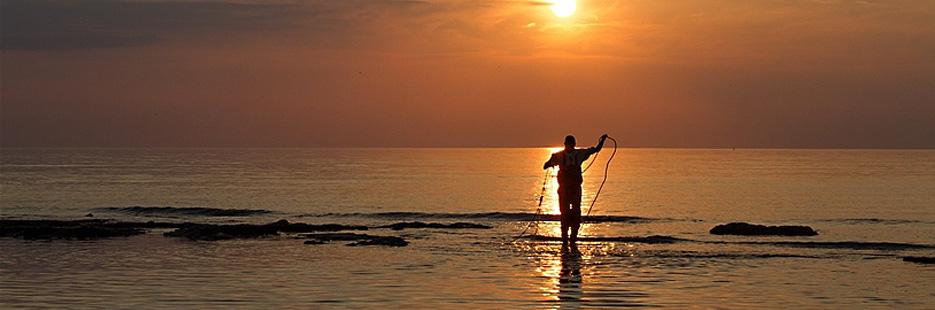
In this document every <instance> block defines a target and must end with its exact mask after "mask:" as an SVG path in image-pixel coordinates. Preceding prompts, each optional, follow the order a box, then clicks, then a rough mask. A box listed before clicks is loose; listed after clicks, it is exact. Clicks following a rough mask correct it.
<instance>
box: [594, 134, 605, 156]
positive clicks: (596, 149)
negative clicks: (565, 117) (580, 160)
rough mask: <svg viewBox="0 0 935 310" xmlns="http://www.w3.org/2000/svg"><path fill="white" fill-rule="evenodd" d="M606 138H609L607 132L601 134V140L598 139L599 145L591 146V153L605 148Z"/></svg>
mask: <svg viewBox="0 0 935 310" xmlns="http://www.w3.org/2000/svg"><path fill="white" fill-rule="evenodd" d="M604 140H607V134H606V133H605V134H604V135H602V136H601V139H600V141H597V146H595V147H592V148H591V154H594V153H597V152H600V151H601V149H602V148H604Z"/></svg>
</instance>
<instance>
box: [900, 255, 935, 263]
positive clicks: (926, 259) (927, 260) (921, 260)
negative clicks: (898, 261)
mask: <svg viewBox="0 0 935 310" xmlns="http://www.w3.org/2000/svg"><path fill="white" fill-rule="evenodd" d="M903 261H904V262H911V263H919V264H935V257H927V256H906V257H903Z"/></svg>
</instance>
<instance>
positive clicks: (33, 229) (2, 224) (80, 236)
mask: <svg viewBox="0 0 935 310" xmlns="http://www.w3.org/2000/svg"><path fill="white" fill-rule="evenodd" d="M143 233H145V231H144V230H143V229H140V228H135V227H123V226H116V225H111V223H110V222H108V221H105V220H76V221H59V220H0V237H13V238H21V239H26V240H35V239H66V240H71V239H77V240H92V239H101V238H111V237H128V236H133V235H139V234H143Z"/></svg>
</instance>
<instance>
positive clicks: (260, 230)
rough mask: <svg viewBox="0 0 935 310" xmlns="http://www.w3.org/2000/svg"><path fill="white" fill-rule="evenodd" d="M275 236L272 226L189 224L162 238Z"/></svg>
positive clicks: (193, 238) (196, 238) (208, 238)
mask: <svg viewBox="0 0 935 310" xmlns="http://www.w3.org/2000/svg"><path fill="white" fill-rule="evenodd" d="M277 235H279V232H278V231H277V229H276V227H274V226H271V225H251V224H235V225H213V224H190V225H187V226H183V227H180V228H179V229H176V230H174V231H170V232H166V233H164V234H163V236H166V237H177V238H188V239H189V240H204V241H216V240H227V239H243V238H259V237H269V236H277Z"/></svg>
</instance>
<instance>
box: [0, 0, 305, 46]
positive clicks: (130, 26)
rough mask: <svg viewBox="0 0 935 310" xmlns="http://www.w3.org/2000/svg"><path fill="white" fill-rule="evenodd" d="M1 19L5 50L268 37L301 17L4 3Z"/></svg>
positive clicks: (139, 5) (207, 8)
mask: <svg viewBox="0 0 935 310" xmlns="http://www.w3.org/2000/svg"><path fill="white" fill-rule="evenodd" d="M0 14H2V16H0V17H2V18H0V26H2V33H0V47H2V48H3V49H6V50H73V49H89V48H112V47H127V46H138V45H145V44H153V43H157V42H162V41H166V40H170V39H178V38H185V37H188V38H191V37H205V36H213V35H230V34H234V35H240V34H243V33H254V32H270V31H274V30H279V29H282V28H285V27H288V26H289V24H290V23H291V22H293V21H295V20H296V19H297V18H298V17H299V16H303V15H305V14H304V13H303V12H301V7H299V6H297V5H295V4H290V3H277V2H270V3H245V2H216V1H214V2H206V1H184V2H183V1H118V0H4V1H3V2H0Z"/></svg>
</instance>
